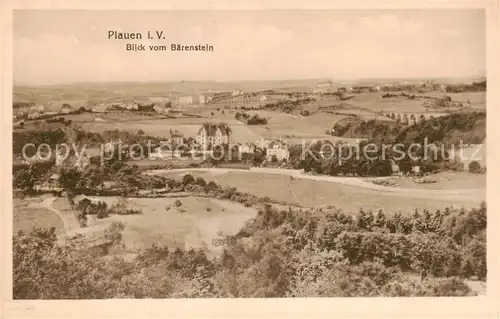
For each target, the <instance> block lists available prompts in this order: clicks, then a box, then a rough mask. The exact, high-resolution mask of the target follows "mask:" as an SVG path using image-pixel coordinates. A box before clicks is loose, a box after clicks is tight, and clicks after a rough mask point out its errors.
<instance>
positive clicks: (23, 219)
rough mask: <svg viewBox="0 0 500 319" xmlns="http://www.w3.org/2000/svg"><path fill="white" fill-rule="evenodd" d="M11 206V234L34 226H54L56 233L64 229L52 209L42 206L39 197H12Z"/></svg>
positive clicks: (26, 230)
mask: <svg viewBox="0 0 500 319" xmlns="http://www.w3.org/2000/svg"><path fill="white" fill-rule="evenodd" d="M13 206H14V207H13V228H12V232H13V234H16V233H17V232H18V231H20V230H22V231H25V232H28V231H30V230H32V229H33V228H35V227H37V228H50V227H55V228H56V232H57V233H61V232H62V231H63V230H64V224H63V221H62V220H61V219H60V218H59V216H58V215H57V214H56V213H55V212H54V211H52V210H50V209H48V208H46V207H43V205H42V199H41V198H27V199H20V198H14V201H13Z"/></svg>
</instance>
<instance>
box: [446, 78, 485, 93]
mask: <svg viewBox="0 0 500 319" xmlns="http://www.w3.org/2000/svg"><path fill="white" fill-rule="evenodd" d="M486 87H487V84H486V80H483V81H477V82H473V83H472V84H449V85H446V92H453V93H462V92H484V91H486Z"/></svg>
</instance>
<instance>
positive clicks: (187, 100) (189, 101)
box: [176, 95, 193, 105]
mask: <svg viewBox="0 0 500 319" xmlns="http://www.w3.org/2000/svg"><path fill="white" fill-rule="evenodd" d="M176 102H177V105H193V97H192V96H191V95H186V96H179V97H177V99H176Z"/></svg>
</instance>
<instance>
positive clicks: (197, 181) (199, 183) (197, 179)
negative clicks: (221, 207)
mask: <svg viewBox="0 0 500 319" xmlns="http://www.w3.org/2000/svg"><path fill="white" fill-rule="evenodd" d="M196 185H199V186H205V185H207V182H206V181H205V180H204V179H203V178H202V177H198V178H196Z"/></svg>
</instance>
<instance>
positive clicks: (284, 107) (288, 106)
mask: <svg viewBox="0 0 500 319" xmlns="http://www.w3.org/2000/svg"><path fill="white" fill-rule="evenodd" d="M314 101H316V99H314V98H310V97H306V98H301V99H295V100H279V101H276V102H272V103H267V104H265V105H264V106H263V107H262V108H263V109H269V110H273V111H279V112H284V113H291V112H292V111H293V110H294V109H296V108H297V107H298V106H300V105H302V104H308V103H311V102H314Z"/></svg>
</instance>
